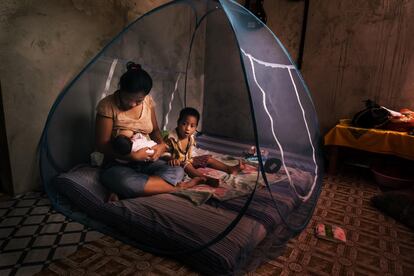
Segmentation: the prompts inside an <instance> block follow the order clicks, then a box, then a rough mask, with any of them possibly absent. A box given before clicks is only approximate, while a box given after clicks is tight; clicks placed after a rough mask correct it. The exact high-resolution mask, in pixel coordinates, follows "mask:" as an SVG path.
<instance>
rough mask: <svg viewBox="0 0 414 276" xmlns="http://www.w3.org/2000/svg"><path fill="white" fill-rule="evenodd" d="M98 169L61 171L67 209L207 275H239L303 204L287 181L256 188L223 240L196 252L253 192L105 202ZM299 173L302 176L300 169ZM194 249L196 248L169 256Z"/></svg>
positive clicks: (56, 184)
mask: <svg viewBox="0 0 414 276" xmlns="http://www.w3.org/2000/svg"><path fill="white" fill-rule="evenodd" d="M99 173H100V170H99V169H98V168H96V167H91V166H89V165H84V166H78V167H76V168H74V169H73V170H71V171H70V172H67V173H63V174H60V175H59V176H58V177H56V178H55V179H54V181H53V183H52V185H53V188H54V189H55V190H56V191H57V193H58V197H59V198H62V199H64V201H65V202H69V203H70V205H71V207H69V208H67V209H69V210H74V209H75V210H79V211H80V212H81V213H85V214H87V215H88V216H89V217H90V218H91V219H92V220H96V221H98V222H100V223H102V224H103V225H104V226H105V227H108V229H110V230H111V234H112V233H117V235H118V234H120V235H118V236H116V235H115V236H116V237H118V238H119V237H123V236H125V237H127V238H128V239H129V240H131V241H133V243H134V245H136V246H138V247H139V248H141V249H143V250H146V251H149V252H152V253H155V254H164V255H167V256H172V257H174V258H176V259H178V260H179V261H181V262H183V263H185V264H187V265H189V266H190V267H192V268H193V269H195V270H197V271H199V272H201V273H204V274H209V275H233V274H235V273H240V271H241V269H242V268H243V266H244V265H245V264H246V263H247V262H248V261H249V257H250V256H251V255H252V252H253V251H254V250H255V248H257V246H258V245H259V244H262V243H264V242H265V238H266V237H267V236H270V235H273V236H274V235H281V234H280V233H279V234H278V231H279V230H278V229H277V228H278V227H279V226H284V223H285V222H286V221H284V220H282V219H281V217H280V216H279V213H280V212H282V213H283V214H285V215H286V214H290V213H292V211H293V210H294V209H295V208H296V207H297V206H298V203H299V200H298V199H297V197H296V196H295V194H294V191H292V189H291V188H289V185H288V183H287V180H286V179H285V180H283V179H282V180H281V181H279V182H278V183H276V184H272V185H271V186H270V187H269V189H270V192H271V193H269V190H268V189H266V188H264V187H258V189H256V191H255V194H254V197H253V199H252V200H251V202H250V205H249V208H248V209H247V210H246V212H245V215H244V216H243V217H242V218H241V219H240V221H239V222H238V223H237V225H236V227H234V228H233V229H232V230H231V231H230V232H229V233H228V234H227V235H226V236H225V237H224V238H222V239H221V240H220V241H219V242H217V243H214V244H213V245H211V246H209V247H207V248H204V249H202V250H197V249H199V248H200V247H202V246H203V245H205V244H206V243H208V242H210V241H211V240H213V239H215V238H216V237H218V236H219V235H220V234H221V233H222V232H223V231H224V230H225V229H226V228H227V227H228V226H229V225H230V223H231V222H232V221H233V220H234V219H235V218H236V217H237V216H238V214H239V213H240V211H241V210H242V209H243V207H244V206H245V204H246V201H247V200H248V198H249V195H246V196H242V197H237V198H234V199H231V200H226V201H218V200H209V201H207V203H205V204H202V205H199V206H197V205H195V204H194V203H193V202H191V201H190V200H188V199H186V198H183V197H180V196H177V195H174V194H159V195H154V196H150V197H139V198H133V199H126V200H120V201H117V202H106V199H107V197H108V191H107V190H106V189H105V188H104V186H103V185H101V184H100V182H99ZM296 175H298V176H299V177H300V176H301V174H300V173H297V174H296ZM302 176H303V174H302ZM302 182H304V183H305V182H306V181H302ZM304 187H306V184H304ZM298 188H299V190H300V187H298ZM275 202H276V203H277V208H276V206H275ZM286 217H287V216H286ZM98 228H100V227H99V225H98ZM282 228H283V227H282ZM98 230H100V229H98ZM112 230H113V231H114V232H112ZM282 230H283V229H282ZM279 232H280V231H279ZM275 233H276V234H275ZM287 237H288V235H286V236H285V238H284V239H282V236H281V238H280V240H281V241H282V242H281V243H283V241H286V240H287ZM193 250H197V251H194V252H191V253H190V254H175V253H173V254H172V255H171V254H170V253H171V252H188V251H193Z"/></svg>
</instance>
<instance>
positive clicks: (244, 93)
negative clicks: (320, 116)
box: [40, 0, 322, 274]
mask: <svg viewBox="0 0 414 276" xmlns="http://www.w3.org/2000/svg"><path fill="white" fill-rule="evenodd" d="M128 61H134V62H137V63H139V64H141V65H142V68H143V69H145V70H146V71H147V72H148V73H149V74H150V75H151V77H152V79H153V88H152V90H151V92H150V95H151V96H152V98H153V99H154V102H155V103H156V106H155V111H156V115H157V120H158V124H159V125H160V127H161V128H162V129H163V130H171V129H174V128H175V127H176V124H177V118H178V113H179V112H180V110H181V109H182V108H183V107H186V106H190V107H194V108H196V109H197V110H198V111H199V112H200V114H201V119H200V122H199V125H198V131H199V135H198V137H197V138H196V139H197V141H198V144H199V147H200V148H201V149H202V150H204V151H205V152H209V154H211V153H213V154H217V156H219V157H220V156H221V157H223V156H224V157H223V158H224V159H226V158H227V159H231V158H234V159H235V160H237V159H240V158H243V159H244V162H245V163H246V164H247V165H248V168H249V170H250V174H249V175H248V177H249V179H250V182H249V181H245V179H243V174H241V177H240V178H237V180H236V181H234V182H233V184H234V183H236V184H235V185H236V186H237V187H238V188H240V187H243V188H244V190H243V193H241V194H238V195H239V196H235V197H234V198H232V199H230V200H223V201H220V200H214V199H212V200H209V201H207V202H206V203H205V204H203V205H202V206H200V207H198V208H199V209H200V210H204V209H203V208H207V207H203V206H204V205H206V206H208V208H214V210H219V211H217V212H218V214H221V215H220V216H217V220H220V219H221V218H224V217H225V220H224V222H223V223H217V225H216V224H215V225H214V227H215V231H214V234H211V235H206V237H204V236H203V237H202V238H200V239H199V241H198V242H194V243H193V244H190V245H189V244H185V243H177V242H175V243H171V244H169V243H168V242H165V241H164V242H163V243H157V242H154V241H152V240H151V239H147V240H145V239H139V238H136V237H131V235H128V234H125V233H127V232H128V231H130V230H126V231H124V230H125V229H114V227H112V226H108V224H107V223H105V221H104V222H102V220H100V219H99V218H98V219H97V218H96V217H93V216H92V217H91V216H83V213H84V212H83V211H82V209H81V208H78V207H77V206H74V205H73V202H72V204H70V203H71V198H64V197H63V196H61V194H60V193H59V192H58V191H57V190H56V188H55V186H54V185H53V182H54V180H55V179H56V177H57V176H59V175H61V174H62V173H67V172H69V171H73V168H76V166H78V165H79V164H86V163H89V159H90V154H91V153H92V152H93V151H94V135H95V134H94V127H95V116H96V106H97V104H98V102H99V101H100V100H101V99H103V98H104V97H106V96H107V95H110V94H112V93H113V92H114V91H116V90H117V89H118V81H119V78H120V76H121V75H122V74H123V73H124V72H125V70H126V66H125V65H126V63H127V62H128ZM40 149H41V150H40V169H41V174H42V180H43V183H44V186H45V190H46V191H47V193H48V195H49V197H50V199H51V201H52V203H53V205H54V207H55V208H57V209H58V210H59V211H61V212H63V213H65V214H66V215H68V216H69V217H72V218H75V219H77V220H80V221H82V222H83V223H86V224H89V225H91V226H93V227H97V228H98V229H99V230H101V231H103V232H105V233H110V234H113V235H115V236H117V237H118V238H120V239H122V240H125V241H127V242H130V243H133V244H135V245H136V246H138V247H141V248H143V249H145V250H148V251H150V252H153V253H158V254H167V255H171V254H172V255H174V256H180V255H182V256H189V255H191V256H196V254H199V252H203V251H206V250H209V249H211V248H213V249H214V250H215V252H219V251H220V250H219V249H217V248H220V246H221V244H224V247H225V246H226V243H225V240H226V239H227V240H228V239H229V238H228V236H229V235H232V236H231V237H235V239H237V235H239V234H238V233H239V232H238V231H239V230H240V231H242V230H243V231H244V232H243V233H244V234H240V237H241V236H243V235H244V236H243V237H245V238H244V240H245V243H243V245H242V246H240V247H241V249H240V248H238V252H239V253H238V255H237V256H236V257H235V261H234V263H232V266H231V269H228V270H227V272H229V271H231V273H235V272H240V271H244V270H251V269H254V268H255V267H257V265H259V264H260V263H261V262H262V261H263V260H265V259H266V258H269V257H271V256H272V255H273V254H279V253H280V249H281V248H283V245H284V244H285V243H286V241H287V240H288V239H290V238H291V237H292V236H295V235H297V234H298V233H300V231H302V230H303V229H304V227H306V225H307V223H308V221H309V219H310V217H311V215H312V212H313V209H314V206H315V202H316V200H317V197H318V195H319V192H320V187H321V168H322V164H321V152H320V135H319V130H318V122H317V117H316V112H315V110H314V106H313V103H312V100H311V96H310V93H309V91H308V89H307V87H306V85H305V83H304V81H303V79H302V76H301V74H300V72H299V71H298V70H297V69H296V67H295V65H294V64H293V62H292V60H291V58H290V56H289V54H288V53H287V52H286V50H285V48H284V47H283V46H282V44H281V43H280V41H279V40H278V39H277V38H276V36H275V35H274V34H273V33H272V32H271V31H270V30H269V29H268V28H267V26H266V25H264V24H263V23H262V22H260V20H258V19H257V18H256V17H255V16H254V15H253V14H251V13H250V12H249V11H248V10H246V9H245V8H244V7H242V6H240V5H239V4H238V3H236V2H234V1H229V0H219V1H213V0H178V1H172V2H170V3H168V4H166V5H163V6H161V7H159V8H157V9H155V10H153V11H151V12H149V13H147V14H145V15H143V16H142V17H140V18H138V19H137V20H136V21H135V22H133V23H132V24H130V25H129V26H128V27H127V28H125V29H124V30H123V31H122V32H121V33H120V34H119V35H117V36H116V37H115V38H114V39H113V40H112V41H111V42H110V43H109V44H108V45H107V46H106V47H105V48H104V49H103V50H102V51H101V52H99V53H98V54H97V56H96V57H95V58H94V59H93V60H92V61H91V62H90V63H89V64H88V65H87V66H86V67H85V68H84V69H83V70H82V71H81V72H80V73H79V74H78V75H77V76H76V77H75V78H74V80H73V81H72V82H70V83H69V84H68V85H67V87H66V88H65V89H64V90H63V91H62V92H61V93H60V94H59V96H58V98H57V99H56V101H55V103H54V105H53V107H52V109H51V111H50V113H49V116H48V118H47V122H46V125H45V128H44V131H43V134H42V138H41V147H40ZM232 177H233V176H230V178H232ZM246 183H247V184H246ZM238 191H239V190H238ZM150 198H151V197H150ZM150 198H148V199H145V200H150ZM79 209H80V210H79ZM209 210H210V209H209ZM220 210H231V213H229V215H228V216H227V215H223V212H225V211H220ZM185 212H186V211H185V210H182V213H183V214H184V213H185ZM214 212H215V211H214ZM226 214H227V213H226ZM209 217H214V214H212V213H210V215H209ZM161 221H162V219H160V223H161ZM205 221H206V222H205V225H201V226H200V225H198V227H201V228H199V229H197V230H196V231H195V232H197V231H198V233H201V232H203V231H205V232H206V233H207V232H208V230H206V229H210V228H213V226H210V225H209V224H208V222H207V221H208V219H206V220H205ZM201 224H202V223H201ZM115 228H116V227H115ZM187 228H188V229H190V228H191V226H188V227H187ZM200 229H201V230H200ZM203 229H204V230H203ZM119 230H120V231H119ZM131 231H132V230H131ZM216 249H217V250H216ZM214 250H213V251H214ZM228 250H233V249H232V248H230V249H228ZM234 250H236V249H234ZM200 254H201V253H200ZM218 254H220V253H218ZM185 258H186V257H184V259H185ZM191 263H192V264H193V266H195V267H196V269H200V270H201V271H204V272H207V273H214V274H215V273H219V272H220V273H226V271H224V272H223V271H214V270H211V267H210V268H207V267H209V263H208V261H206V260H203V261H200V262H197V261H194V260H192V261H191ZM209 269H210V270H209Z"/></svg>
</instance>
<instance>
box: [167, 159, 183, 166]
mask: <svg viewBox="0 0 414 276" xmlns="http://www.w3.org/2000/svg"><path fill="white" fill-rule="evenodd" d="M168 165H170V166H172V167H178V166H180V165H181V162H180V160H178V159H171V160H169V161H168Z"/></svg>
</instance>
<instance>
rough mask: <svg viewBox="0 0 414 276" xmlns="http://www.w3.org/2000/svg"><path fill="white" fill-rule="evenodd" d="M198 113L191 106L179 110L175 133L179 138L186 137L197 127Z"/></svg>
mask: <svg viewBox="0 0 414 276" xmlns="http://www.w3.org/2000/svg"><path fill="white" fill-rule="evenodd" d="M199 120H200V113H199V112H198V111H197V110H196V109H195V108H192V107H186V108H184V109H182V110H181V111H180V115H179V117H178V120H177V134H178V136H179V138H186V137H189V136H191V135H193V134H194V132H195V131H196V129H197V126H198V121H199Z"/></svg>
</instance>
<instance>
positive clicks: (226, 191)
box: [173, 149, 295, 205]
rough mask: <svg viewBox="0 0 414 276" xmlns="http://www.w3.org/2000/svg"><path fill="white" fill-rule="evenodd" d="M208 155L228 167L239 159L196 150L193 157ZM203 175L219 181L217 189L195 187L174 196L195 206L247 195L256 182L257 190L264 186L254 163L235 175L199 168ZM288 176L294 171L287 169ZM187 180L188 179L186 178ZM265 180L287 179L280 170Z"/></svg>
mask: <svg viewBox="0 0 414 276" xmlns="http://www.w3.org/2000/svg"><path fill="white" fill-rule="evenodd" d="M204 154H210V155H212V157H213V158H216V159H217V160H219V161H221V162H223V163H225V164H227V165H229V166H234V165H237V164H238V162H239V160H240V158H237V157H234V156H229V155H223V154H219V153H216V152H212V151H207V150H202V149H196V150H195V151H194V155H195V156H197V155H204ZM198 170H199V171H200V172H202V173H203V174H205V175H207V176H210V177H213V178H217V179H220V180H221V184H220V186H219V187H216V188H214V187H211V186H209V185H206V184H200V185H196V186H194V187H192V188H190V189H186V190H180V191H175V192H173V194H174V195H176V196H180V197H184V198H186V199H188V200H190V201H191V202H193V203H194V204H195V205H201V204H204V203H205V202H206V201H208V200H209V199H212V198H213V199H216V200H218V201H226V200H229V199H234V198H237V197H241V196H245V195H248V194H250V193H251V192H252V190H253V189H254V187H255V185H256V182H258V183H257V184H258V185H259V187H258V188H259V189H260V188H263V187H264V186H265V182H264V180H263V178H262V176H261V174H258V165H257V164H254V163H248V162H246V164H245V168H244V169H243V170H242V171H240V172H239V173H238V174H237V175H230V174H227V173H225V172H222V171H218V170H215V169H212V168H199V169H198ZM289 172H290V174H291V175H292V174H294V173H295V172H294V170H290V169H289ZM186 178H187V179H185V180H188V179H189V177H188V176H187V177H186ZM266 178H267V180H268V182H269V183H272V184H275V183H277V182H280V181H283V180H285V179H286V178H287V175H286V172H285V171H284V170H283V169H281V170H280V171H279V172H278V173H276V174H266Z"/></svg>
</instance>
